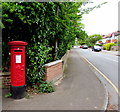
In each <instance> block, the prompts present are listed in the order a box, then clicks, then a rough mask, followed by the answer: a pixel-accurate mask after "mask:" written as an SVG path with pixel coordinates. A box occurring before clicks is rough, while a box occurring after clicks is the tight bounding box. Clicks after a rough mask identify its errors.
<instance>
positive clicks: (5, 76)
mask: <svg viewBox="0 0 120 112" xmlns="http://www.w3.org/2000/svg"><path fill="white" fill-rule="evenodd" d="M0 88H10V72H4V73H0Z"/></svg>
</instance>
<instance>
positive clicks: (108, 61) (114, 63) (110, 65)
mask: <svg viewBox="0 0 120 112" xmlns="http://www.w3.org/2000/svg"><path fill="white" fill-rule="evenodd" d="M77 50H78V51H79V53H81V55H83V56H84V57H85V58H87V59H88V60H89V61H90V62H91V63H92V64H93V65H94V66H96V67H97V68H98V69H99V70H100V71H101V72H102V73H104V74H105V75H106V76H107V77H108V78H109V79H110V80H111V81H112V83H113V84H114V85H115V86H116V87H118V83H119V82H118V56H115V55H111V54H108V53H103V52H94V51H92V50H91V49H77Z"/></svg>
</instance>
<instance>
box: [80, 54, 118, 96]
mask: <svg viewBox="0 0 120 112" xmlns="http://www.w3.org/2000/svg"><path fill="white" fill-rule="evenodd" d="M79 56H80V55H79ZM80 57H82V58H83V59H84V60H85V61H87V62H88V63H89V64H90V65H91V66H92V67H93V68H94V69H95V70H97V71H98V72H99V73H100V74H101V75H102V76H103V77H104V78H105V79H106V80H107V81H108V82H109V83H110V84H111V85H112V87H113V88H114V89H115V91H116V92H117V94H118V95H119V96H120V92H119V91H118V88H117V87H116V86H115V85H114V84H113V83H112V81H111V80H110V79H108V78H107V77H106V76H105V75H104V74H103V73H102V72H101V71H100V70H98V68H96V67H95V66H94V65H93V64H92V63H91V62H89V61H88V60H87V59H86V58H85V57H83V56H80Z"/></svg>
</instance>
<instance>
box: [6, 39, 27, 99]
mask: <svg viewBox="0 0 120 112" xmlns="http://www.w3.org/2000/svg"><path fill="white" fill-rule="evenodd" d="M27 44H28V43H27V42H23V41H11V42H8V45H10V74H11V93H12V97H13V98H14V99H21V98H23V97H24V96H25V85H26V83H25V46H26V45H27Z"/></svg>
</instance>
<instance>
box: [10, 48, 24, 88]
mask: <svg viewBox="0 0 120 112" xmlns="http://www.w3.org/2000/svg"><path fill="white" fill-rule="evenodd" d="M12 53H13V55H12V57H11V64H12V68H11V85H12V86H23V85H25V49H24V48H20V49H16V48H13V49H12Z"/></svg>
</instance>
